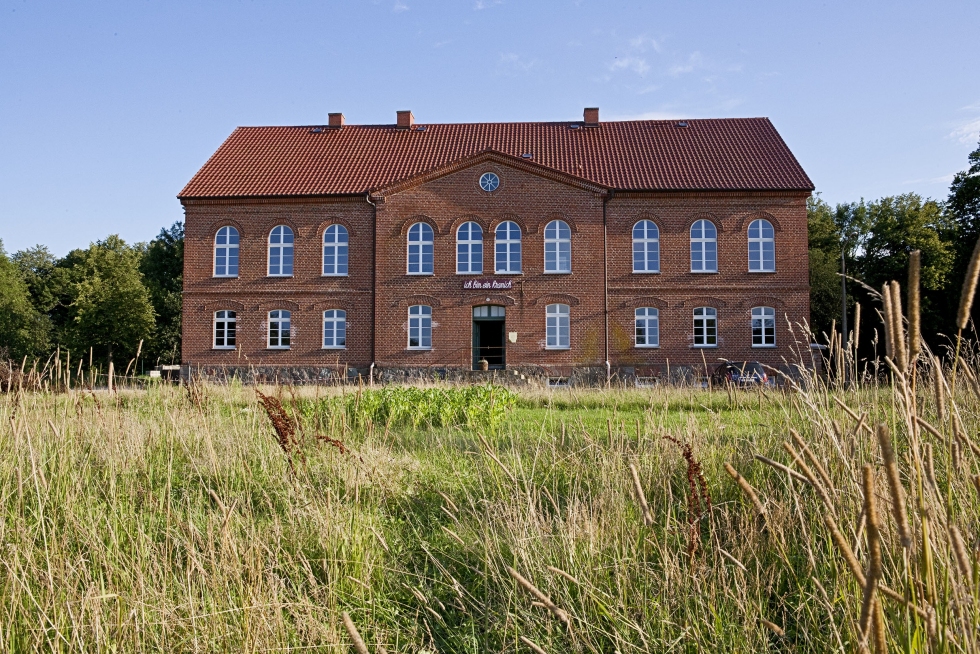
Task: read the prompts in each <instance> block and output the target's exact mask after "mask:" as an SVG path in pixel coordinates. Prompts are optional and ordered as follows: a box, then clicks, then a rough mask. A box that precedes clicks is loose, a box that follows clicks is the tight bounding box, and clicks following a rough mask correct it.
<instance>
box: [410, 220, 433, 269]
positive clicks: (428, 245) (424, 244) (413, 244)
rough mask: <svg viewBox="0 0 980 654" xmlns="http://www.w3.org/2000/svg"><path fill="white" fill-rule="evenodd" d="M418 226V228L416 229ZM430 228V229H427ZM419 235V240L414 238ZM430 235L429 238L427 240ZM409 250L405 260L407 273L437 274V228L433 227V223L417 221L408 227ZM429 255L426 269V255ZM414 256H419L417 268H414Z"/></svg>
mask: <svg viewBox="0 0 980 654" xmlns="http://www.w3.org/2000/svg"><path fill="white" fill-rule="evenodd" d="M416 228H418V229H416ZM426 230H428V231H426ZM415 236H417V237H418V238H417V240H414V241H413V240H412V239H413V237H415ZM426 236H428V240H426V238H425V237H426ZM406 239H407V244H408V250H407V255H408V256H407V258H406V261H405V274H406V275H434V274H435V230H433V229H432V225H430V224H429V223H415V224H414V225H412V226H411V227H409V228H408V234H407V235H406ZM426 253H428V255H429V266H428V268H429V269H428V270H426V269H425V268H426V265H425V255H426ZM412 256H417V257H418V262H417V263H416V264H414V265H415V267H416V268H417V269H416V270H412V268H413V263H412Z"/></svg>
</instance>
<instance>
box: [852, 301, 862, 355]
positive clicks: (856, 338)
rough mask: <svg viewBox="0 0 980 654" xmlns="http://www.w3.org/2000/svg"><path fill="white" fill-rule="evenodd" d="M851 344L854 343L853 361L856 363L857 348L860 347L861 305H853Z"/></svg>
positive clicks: (858, 303)
mask: <svg viewBox="0 0 980 654" xmlns="http://www.w3.org/2000/svg"><path fill="white" fill-rule="evenodd" d="M851 342H852V343H854V361H855V362H857V353H858V347H859V346H860V345H861V303H860V302H857V303H855V305H854V330H853V331H852V332H851Z"/></svg>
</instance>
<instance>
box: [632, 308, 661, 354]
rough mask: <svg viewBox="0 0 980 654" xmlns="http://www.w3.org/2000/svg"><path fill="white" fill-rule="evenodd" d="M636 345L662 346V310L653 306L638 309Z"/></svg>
mask: <svg viewBox="0 0 980 654" xmlns="http://www.w3.org/2000/svg"><path fill="white" fill-rule="evenodd" d="M636 347H660V311H659V310H658V309H655V308H653V307H640V308H639V309H637V310H636Z"/></svg>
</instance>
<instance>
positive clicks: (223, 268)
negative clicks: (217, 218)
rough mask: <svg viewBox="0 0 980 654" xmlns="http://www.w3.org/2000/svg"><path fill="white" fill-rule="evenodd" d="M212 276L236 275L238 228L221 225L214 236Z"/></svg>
mask: <svg viewBox="0 0 980 654" xmlns="http://www.w3.org/2000/svg"><path fill="white" fill-rule="evenodd" d="M214 276H215V277H238V230H237V229H235V228H234V227H222V228H221V229H219V230H218V233H217V234H215V236H214Z"/></svg>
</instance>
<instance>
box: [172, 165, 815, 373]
mask: <svg viewBox="0 0 980 654" xmlns="http://www.w3.org/2000/svg"><path fill="white" fill-rule="evenodd" d="M484 172H494V173H496V174H497V175H498V176H499V178H500V180H501V183H500V187H499V188H498V189H497V190H496V191H494V192H493V193H486V192H484V191H482V190H481V189H480V188H479V185H478V179H479V176H480V175H481V174H482V173H484ZM603 195H604V194H603V193H602V192H601V191H597V190H596V189H595V188H590V187H589V186H588V185H585V184H577V183H575V182H574V180H571V181H570V180H568V179H563V178H561V176H558V175H549V174H546V173H542V171H540V170H534V169H533V166H530V165H528V166H521V165H516V164H515V165H511V164H509V163H507V162H506V161H503V160H501V159H499V158H497V159H494V158H488V159H486V160H484V161H481V162H478V163H476V164H474V165H471V166H469V167H465V168H462V169H455V170H452V171H450V172H448V173H446V174H442V175H441V176H434V177H433V178H430V179H427V180H425V181H422V182H421V183H418V184H408V185H406V186H404V187H402V188H398V189H395V191H393V192H390V193H383V194H381V196H380V197H378V202H377V210H375V208H374V207H372V206H371V205H370V204H368V203H367V202H366V201H365V198H364V197H358V198H325V199H307V200H302V201H300V200H295V201H290V200H277V201H267V200H261V201H260V200H238V201H202V200H187V201H185V203H184V204H185V212H186V234H187V236H186V239H187V240H186V245H185V274H184V339H183V361H184V362H185V363H191V364H199V365H208V366H215V365H218V366H220V365H229V366H230V365H263V366H311V367H315V366H328V365H341V366H342V365H345V364H346V365H349V366H354V367H366V366H367V365H369V364H370V363H371V362H372V361H376V362H377V363H378V364H379V365H382V366H407V367H428V366H433V367H440V366H447V365H449V366H454V365H455V366H463V367H469V366H470V365H471V363H472V350H471V347H472V308H473V307H474V306H477V305H481V304H496V305H503V306H505V308H506V332H517V342H516V343H510V342H508V343H506V348H507V350H506V356H507V364H508V367H510V366H516V365H541V366H546V367H549V368H554V369H561V368H567V367H571V366H597V365H602V363H603V362H604V360H605V358H606V347H607V339H606V325H605V320H604V312H605V304H606V301H605V298H604V294H603V288H604V285H605V277H606V271H605V270H604V264H607V265H608V287H609V297H608V309H609V325H608V331H609V338H608V353H609V358H610V360H611V362H612V364H613V365H614V366H616V365H623V366H635V367H637V370H638V372H639V371H640V370H641V369H642V368H644V367H654V366H663V365H666V364H667V363H669V364H670V365H671V366H674V365H697V366H700V365H701V362H702V355H703V357H704V360H706V361H707V362H708V363H709V365H710V364H711V363H713V362H715V361H716V360H717V359H718V358H726V359H729V360H760V361H763V362H765V363H769V364H771V365H779V364H781V363H783V361H784V360H790V361H795V360H797V359H798V356H797V355H796V354H795V352H794V351H793V349H792V346H793V345H794V344H793V340H794V337H793V335H792V334H791V333H790V332H789V330H788V329H787V320H788V321H790V322H792V323H799V322H803V321H806V320H808V318H809V291H808V270H807V231H806V230H807V227H806V206H805V200H806V196H807V194H806V193H801V192H787V193H723V192H715V193H646V194H643V193H629V194H617V195H613V196H612V197H611V198H609V199H608V200H607V201H606V206H605V217H606V221H607V226H606V232H607V233H606V239H607V241H608V245H609V250H608V251H609V255H608V258H607V259H608V260H607V261H605V260H604V257H603V211H604V207H603V204H604V198H603ZM755 217H765V218H766V219H767V220H769V221H770V222H771V223H772V224H773V225H774V227H775V229H776V272H774V273H749V272H748V254H747V252H748V246H747V240H746V229H747V227H748V223H749V222H750V221H751V220H752V219H753V218H755ZM555 218H560V219H562V220H564V221H565V222H567V223H568V224H569V226H570V227H571V230H572V273H571V274H570V275H554V274H545V273H544V253H543V252H544V226H545V224H546V223H547V222H549V221H550V220H552V219H555ZM642 218H649V219H650V220H653V221H654V222H655V223H656V224H657V225H658V227H659V229H660V260H661V264H660V273H658V274H634V273H633V272H632V241H631V231H632V227H633V225H634V223H635V222H636V221H637V220H640V219H642ZM698 218H708V219H710V220H712V222H714V224H715V225H716V227H717V229H718V262H719V271H718V272H717V273H710V274H697V273H691V272H690V249H689V248H690V244H689V229H690V225H691V223H692V222H693V221H694V220H696V219H698ZM467 220H473V221H475V222H477V223H478V224H480V226H481V227H482V228H483V232H484V273H483V274H482V275H478V276H477V277H481V278H485V277H495V278H498V279H504V278H511V279H512V280H513V288H512V289H511V290H501V291H492V292H491V291H467V290H464V289H463V282H464V281H465V280H466V279H470V278H472V277H473V276H469V275H457V274H456V239H455V235H456V229H457V228H458V226H459V225H460V224H462V223H463V222H465V221H467ZM504 220H513V221H515V222H517V223H518V224H519V225H520V226H521V229H522V233H523V243H522V245H523V274H521V275H516V276H503V275H494V273H493V265H494V262H493V230H494V229H495V228H496V226H497V225H498V224H499V223H500V222H502V221H504ZM418 221H425V222H427V223H429V224H430V225H431V226H432V227H433V231H434V232H435V239H434V240H435V245H434V251H435V274H434V275H432V276H426V277H417V276H408V275H406V274H405V273H406V248H407V231H408V229H409V227H410V226H411V225H412V224H414V223H415V222H418ZM332 222H341V223H343V224H344V225H345V226H346V227H347V228H348V230H349V232H350V275H349V276H348V277H346V278H337V277H322V276H321V274H320V273H321V265H322V262H321V257H322V254H321V248H322V234H323V230H324V229H325V228H326V227H327V226H328V225H329V224H331V223H332ZM278 224H286V225H290V226H291V227H292V228H293V230H294V233H295V236H296V242H295V263H294V275H293V277H291V278H270V277H267V276H266V265H267V258H266V247H267V238H268V234H269V231H270V230H271V229H272V228H273V227H274V226H275V225H278ZM223 225H234V226H235V227H237V228H238V230H239V232H240V234H241V251H240V275H239V277H238V278H237V279H216V278H213V277H212V274H211V273H212V266H213V262H212V256H213V240H214V234H215V232H216V231H217V229H218V228H220V227H221V226H223ZM375 241H376V242H377V248H375ZM375 252H377V256H376V257H375ZM372 291H376V292H372ZM488 298H489V300H488ZM550 303H563V304H568V305H569V306H570V313H571V348H570V349H568V350H546V349H544V339H545V306H546V305H547V304H550ZM413 304H428V305H430V306H432V310H433V313H432V320H433V331H432V339H433V344H432V345H433V346H432V349H431V350H429V351H410V350H408V349H407V348H406V345H407V333H406V328H407V320H408V307H409V306H410V305H413ZM641 306H654V307H657V308H658V309H659V310H660V347H659V348H657V349H638V348H635V347H634V346H633V345H634V343H633V341H634V337H633V317H634V310H635V309H636V308H637V307H641ZM698 306H711V307H714V308H715V309H716V310H717V311H718V329H719V346H718V347H717V348H710V349H705V350H703V351H702V350H701V349H696V348H692V347H691V334H692V311H693V308H694V307H698ZM754 306H771V307H773V308H775V309H776V312H777V334H776V343H777V347H775V348H769V349H756V348H752V347H751V330H750V326H749V313H750V311H751V309H752V307H754ZM278 308H286V309H290V310H291V311H292V312H293V314H292V316H293V329H294V339H293V347H292V349H290V350H288V351H276V350H269V349H267V348H266V333H265V321H266V315H267V312H268V311H269V310H272V309H278ZM329 308H341V309H345V310H346V311H347V318H348V332H347V338H348V345H347V349H346V350H341V351H335V350H323V349H321V339H322V331H321V329H322V327H321V315H322V311H323V310H325V309H329ZM220 309H234V310H237V311H238V320H239V323H238V324H239V333H238V343H239V347H238V348H237V350H235V351H221V350H214V349H212V347H211V346H212V320H213V313H214V311H217V310H220ZM803 341H804V343H802V347H803V350H804V351H805V350H806V346H805V339H803ZM796 347H797V348H799V347H800V346H799V345H797V346H796Z"/></svg>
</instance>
